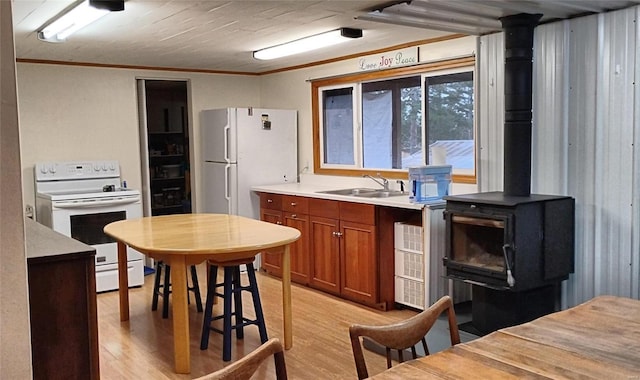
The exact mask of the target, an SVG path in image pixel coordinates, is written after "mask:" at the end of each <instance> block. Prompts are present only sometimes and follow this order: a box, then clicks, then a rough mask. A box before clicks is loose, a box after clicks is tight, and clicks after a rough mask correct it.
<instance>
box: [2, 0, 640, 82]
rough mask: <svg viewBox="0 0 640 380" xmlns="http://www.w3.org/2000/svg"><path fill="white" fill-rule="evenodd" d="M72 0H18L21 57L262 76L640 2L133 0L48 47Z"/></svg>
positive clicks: (15, 7) (16, 27)
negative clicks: (282, 53) (282, 47)
mask: <svg viewBox="0 0 640 380" xmlns="http://www.w3.org/2000/svg"><path fill="white" fill-rule="evenodd" d="M0 1H4V0H0ZM73 2H74V0H13V19H14V31H15V44H16V58H18V59H32V60H51V61H65V62H82V63H98V64H110V65H131V66H144V67H167V68H180V69H193V70H212V71H231V72H246V73H261V72H267V71H270V70H277V69H282V68H287V67H292V66H296V65H303V64H308V63H312V62H316V61H321V60H326V59H332V58H336V57H341V56H345V55H350V54H363V53H367V52H371V51H374V50H378V49H384V48H387V47H391V46H397V45H401V44H405V43H410V42H414V41H420V40H425V39H430V38H436V37H440V36H446V35H450V34H452V33H456V32H460V33H468V34H483V33H488V32H492V31H496V30H499V29H500V22H499V21H498V18H499V17H502V16H506V15H511V14H516V13H542V14H544V16H543V19H542V22H545V21H549V20H552V19H562V18H567V17H572V16H575V15H579V14H585V13H593V12H596V13H597V12H603V11H607V10H611V9H619V8H626V7H629V6H632V5H635V4H638V3H640V0H633V1H617V0H608V1H607V0H602V1H591V0H563V1H559V0H558V1H553V0H537V1H524V0H511V1H509V0H496V1H482V0H413V1H411V2H406V1H405V2H398V1H396V2H389V1H385V0H354V1H344V0H285V1H267V0H258V1H245V0H235V1H233V0H230V1H206V0H201V1H190V0H128V1H126V3H125V10H124V11H122V12H112V13H111V14H109V15H107V16H105V17H104V18H102V19H100V20H98V21H97V22H96V23H94V24H92V25H89V26H87V27H85V28H84V29H82V30H80V31H79V32H77V33H76V34H74V35H72V36H71V37H69V38H68V40H67V41H66V42H64V43H49V42H43V41H39V40H38V39H37V33H36V32H37V30H38V29H40V28H41V27H42V26H43V25H44V24H46V23H47V21H48V20H50V19H51V18H53V17H54V16H56V15H57V14H58V13H60V12H61V11H62V10H63V9H65V8H66V7H68V6H69V5H70V4H72V3H73ZM394 3H396V4H395V5H394ZM389 5H391V6H390V7H387V8H386V9H384V10H382V11H379V10H380V9H382V8H383V7H385V6H389ZM372 20H375V21H372ZM398 23H403V24H405V25H398ZM406 25H410V26H406ZM340 27H351V28H361V29H363V34H364V35H363V37H362V38H360V39H355V40H353V41H349V42H347V43H343V44H341V45H338V46H337V47H333V48H324V49H321V50H317V51H315V52H309V53H304V54H301V55H297V56H291V57H286V58H281V59H276V60H272V61H258V60H256V59H254V58H253V57H252V51H254V50H257V49H261V48H264V47H267V46H271V45H277V44H280V43H283V42H286V41H289V40H294V39H298V38H302V37H305V36H308V35H313V34H317V33H320V32H324V31H327V30H332V29H337V28H340Z"/></svg>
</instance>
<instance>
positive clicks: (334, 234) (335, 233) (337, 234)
mask: <svg viewBox="0 0 640 380" xmlns="http://www.w3.org/2000/svg"><path fill="white" fill-rule="evenodd" d="M333 236H335V237H341V236H342V232H335V231H334V232H333Z"/></svg>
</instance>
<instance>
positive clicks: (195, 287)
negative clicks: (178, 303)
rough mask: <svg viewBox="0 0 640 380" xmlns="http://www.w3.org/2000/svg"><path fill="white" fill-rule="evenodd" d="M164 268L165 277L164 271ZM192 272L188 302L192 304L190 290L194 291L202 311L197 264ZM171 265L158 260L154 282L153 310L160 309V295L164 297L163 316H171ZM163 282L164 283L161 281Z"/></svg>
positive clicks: (191, 269)
mask: <svg viewBox="0 0 640 380" xmlns="http://www.w3.org/2000/svg"><path fill="white" fill-rule="evenodd" d="M163 269H164V278H163V277H162V272H163ZM189 271H190V274H191V286H189V281H187V302H188V303H189V304H191V298H190V297H189V292H193V294H194V297H195V299H196V309H197V310H198V313H201V312H202V310H203V309H202V298H201V296H200V286H199V284H198V272H197V270H196V266H195V265H191V267H190V268H189ZM170 279H171V267H170V266H169V264H165V263H164V262H163V261H158V262H156V275H155V278H154V283H153V298H152V299H151V310H153V311H155V310H157V309H158V297H162V318H165V319H166V318H169V295H170V294H171V281H170ZM161 282H162V283H161Z"/></svg>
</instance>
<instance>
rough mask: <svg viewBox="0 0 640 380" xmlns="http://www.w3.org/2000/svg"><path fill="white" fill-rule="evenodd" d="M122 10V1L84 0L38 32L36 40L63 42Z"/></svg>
mask: <svg viewBox="0 0 640 380" xmlns="http://www.w3.org/2000/svg"><path fill="white" fill-rule="evenodd" d="M112 10H113V11H118V10H124V1H123V0H116V1H104V0H103V1H95V0H85V1H83V2H81V3H78V4H76V5H75V6H73V7H72V8H69V9H67V10H65V11H64V12H63V14H62V16H59V17H58V18H57V19H56V20H54V21H53V22H51V23H49V24H48V25H47V26H45V27H44V28H42V29H41V30H39V31H38V39H40V40H42V41H47V42H63V41H64V40H66V39H67V37H69V36H70V35H71V34H73V33H75V32H77V31H78V30H80V29H82V28H84V27H85V26H87V25H89V24H91V23H92V22H94V21H96V20H98V19H99V18H101V17H103V16H105V15H107V14H108V13H109V12H110V11H112Z"/></svg>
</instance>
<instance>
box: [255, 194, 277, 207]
mask: <svg viewBox="0 0 640 380" xmlns="http://www.w3.org/2000/svg"><path fill="white" fill-rule="evenodd" d="M260 207H262V208H268V209H270V210H280V209H282V195H280V194H270V193H260Z"/></svg>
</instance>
